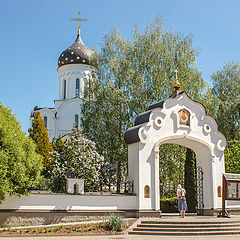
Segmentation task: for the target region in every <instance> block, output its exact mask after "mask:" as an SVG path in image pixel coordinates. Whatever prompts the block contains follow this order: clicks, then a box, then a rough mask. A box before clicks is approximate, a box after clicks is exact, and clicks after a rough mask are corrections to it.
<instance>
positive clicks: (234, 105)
mask: <svg viewBox="0 0 240 240" xmlns="http://www.w3.org/2000/svg"><path fill="white" fill-rule="evenodd" d="M212 81H213V88H212V92H213V94H214V96H215V98H216V100H217V105H216V109H217V110H216V121H217V123H218V128H219V130H220V131H221V132H222V133H223V134H224V136H225V137H226V139H227V140H234V139H238V138H239V132H240V65H239V64H238V63H235V62H232V63H228V64H225V65H224V66H223V68H222V69H221V70H219V71H217V72H216V73H213V74H212Z"/></svg>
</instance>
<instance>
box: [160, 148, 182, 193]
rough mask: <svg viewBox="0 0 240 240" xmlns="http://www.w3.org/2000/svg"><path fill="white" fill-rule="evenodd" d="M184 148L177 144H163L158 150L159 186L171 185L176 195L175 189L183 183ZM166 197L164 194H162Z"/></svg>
mask: <svg viewBox="0 0 240 240" xmlns="http://www.w3.org/2000/svg"><path fill="white" fill-rule="evenodd" d="M185 158H186V148H185V147H183V146H180V145H177V144H163V145H161V146H160V148H159V171H160V173H159V176H160V185H161V186H163V187H166V186H167V185H168V184H169V183H171V184H172V185H173V186H175V187H174V195H176V187H177V185H178V184H179V183H183V181H184V176H183V173H184V163H185ZM164 195H166V193H164Z"/></svg>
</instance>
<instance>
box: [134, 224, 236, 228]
mask: <svg viewBox="0 0 240 240" xmlns="http://www.w3.org/2000/svg"><path fill="white" fill-rule="evenodd" d="M137 227H149V228H159V227H164V228H202V227H204V228H211V227H240V223H218V224H208V225H207V224H196V225H195V224H194V225H193V224H191V225H190V224H185V223H176V224H165V223H164V224H162V223H159V224H138V225H137Z"/></svg>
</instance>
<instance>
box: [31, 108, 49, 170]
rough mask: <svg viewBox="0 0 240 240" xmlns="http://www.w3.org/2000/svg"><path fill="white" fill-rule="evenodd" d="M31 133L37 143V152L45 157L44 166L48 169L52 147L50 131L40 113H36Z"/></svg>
mask: <svg viewBox="0 0 240 240" xmlns="http://www.w3.org/2000/svg"><path fill="white" fill-rule="evenodd" d="M29 133H30V137H31V138H32V139H33V140H34V142H35V143H36V152H37V153H39V154H41V155H42V156H43V165H44V167H46V166H47V165H48V164H49V159H50V154H51V152H52V145H51V143H50V142H49V137H48V131H47V129H46V128H45V123H44V120H43V119H42V116H41V113H40V112H35V113H34V119H33V121H32V128H30V129H29Z"/></svg>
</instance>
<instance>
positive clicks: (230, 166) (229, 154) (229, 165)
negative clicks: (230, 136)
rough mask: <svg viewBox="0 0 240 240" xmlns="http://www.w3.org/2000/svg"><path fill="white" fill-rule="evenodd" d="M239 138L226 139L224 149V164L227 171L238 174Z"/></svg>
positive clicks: (239, 169) (239, 167)
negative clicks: (226, 142) (226, 143)
mask: <svg viewBox="0 0 240 240" xmlns="http://www.w3.org/2000/svg"><path fill="white" fill-rule="evenodd" d="M239 153H240V140H231V141H228V145H227V148H226V150H225V153H224V154H225V165H226V170H225V171H226V172H227V173H236V174H240V154H239Z"/></svg>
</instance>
